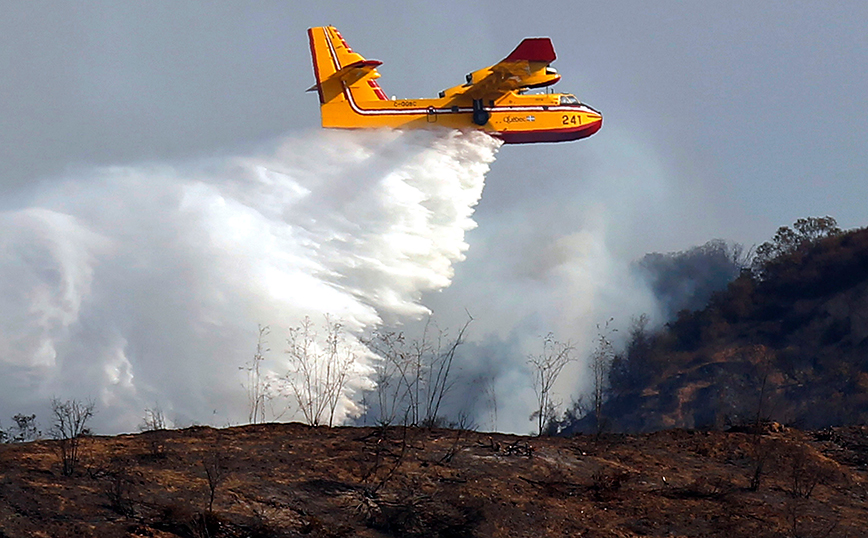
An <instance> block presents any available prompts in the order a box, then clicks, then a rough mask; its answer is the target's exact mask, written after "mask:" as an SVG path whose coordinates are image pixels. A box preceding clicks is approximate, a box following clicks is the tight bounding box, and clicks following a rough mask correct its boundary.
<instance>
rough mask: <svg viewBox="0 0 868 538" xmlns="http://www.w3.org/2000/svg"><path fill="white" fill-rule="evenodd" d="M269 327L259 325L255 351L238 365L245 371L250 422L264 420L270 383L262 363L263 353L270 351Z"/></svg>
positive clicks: (254, 422)
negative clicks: (245, 362) (247, 360)
mask: <svg viewBox="0 0 868 538" xmlns="http://www.w3.org/2000/svg"><path fill="white" fill-rule="evenodd" d="M269 332H270V329H269V328H268V326H264V327H263V326H262V325H260V326H259V336H258V337H257V339H256V352H255V353H254V354H253V358H252V359H251V360H250V362H249V363H247V364H245V365H244V366H241V367H239V369H240V370H244V371H246V372H247V385H245V388H246V389H247V405H248V415H247V420H248V421H249V422H250V424H262V423H263V422H265V403H266V400H268V398H269V394H270V392H271V383H270V382H269V381H268V379H267V378H266V377H264V376H263V375H262V363H263V362H264V361H265V354H266V353H268V352H269V351H271V349H269V348H268V344H267V342H266V337H267V336H268V334H269Z"/></svg>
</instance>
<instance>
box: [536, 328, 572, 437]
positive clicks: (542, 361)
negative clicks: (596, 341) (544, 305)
mask: <svg viewBox="0 0 868 538" xmlns="http://www.w3.org/2000/svg"><path fill="white" fill-rule="evenodd" d="M574 350H575V348H574V347H573V345H572V344H571V343H569V342H559V341H558V340H556V339H555V336H554V333H549V334H547V335H546V336H545V338H543V351H542V353H540V354H539V355H531V356H530V358H529V359H528V361H527V362H528V364H530V365H531V367H532V369H533V390H534V392H535V393H536V398H537V408H536V411H534V413H533V414H532V415H531V416H530V419H531V420H534V419H536V421H537V432H538V435H543V434H544V432H545V428H546V425H547V424H548V423H549V422H551V421H552V420H553V419H555V418H556V416H557V409H556V406H555V404H554V401H553V399H552V389H553V388H554V385H555V382H556V381H557V380H558V376H560V375H561V371H563V369H564V368H565V367H566V365H567V364H569V363H571V362H572V361H574V360H575V358H574V357H573V355H572V353H573V351H574Z"/></svg>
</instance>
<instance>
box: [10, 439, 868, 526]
mask: <svg viewBox="0 0 868 538" xmlns="http://www.w3.org/2000/svg"><path fill="white" fill-rule="evenodd" d="M55 443H56V442H55V441H37V442H32V443H23V444H9V445H2V446H0V536H3V537H18V536H51V537H66V536H99V537H115V536H117V537H121V536H153V537H200V536H213V537H218V536H223V537H241V536H250V537H272V536H273V537H277V536H330V537H335V536H372V537H373V536H459V537H460V536H625V537H626V536H724V535H725V536H728V537H731V538H737V537H741V536H744V537H748V536H750V537H751V538H756V537H759V536H828V537H843V536H858V535H861V530H864V529H865V528H868V508H866V506H868V505H866V501H868V428H842V429H827V430H823V431H819V432H813V433H809V432H800V431H796V430H790V429H786V428H782V427H780V428H779V427H774V428H765V429H764V430H763V431H755V432H718V431H705V432H699V431H688V430H671V431H664V432H658V433H653V434H645V435H637V436H623V435H603V436H600V437H594V436H581V435H580V436H576V437H575V438H572V439H566V438H530V437H519V436H509V435H501V434H486V433H478V432H467V431H457V430H438V429H435V430H427V429H416V428H400V427H394V428H333V429H328V428H310V427H307V426H303V425H300V424H266V425H251V426H242V427H235V428H228V429H223V430H217V429H213V428H208V427H195V428H189V429H186V430H170V431H153V432H146V433H141V434H137V435H120V436H115V437H87V438H85V439H84V445H83V453H82V454H83V459H82V465H81V466H80V468H79V470H78V471H77V472H76V473H75V474H74V475H73V476H69V477H67V476H63V475H62V474H61V466H60V462H59V458H58V456H57V455H56V452H55V448H56V446H55ZM758 469H759V475H758ZM209 475H210V477H211V478H210V479H209ZM757 476H758V478H759V480H758V483H756V482H755V481H756V480H757ZM752 486H756V487H755V488H754V487H752ZM212 487H213V505H211V493H212ZM209 505H211V508H210V509H209Z"/></svg>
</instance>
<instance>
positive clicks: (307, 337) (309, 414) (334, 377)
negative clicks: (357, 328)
mask: <svg viewBox="0 0 868 538" xmlns="http://www.w3.org/2000/svg"><path fill="white" fill-rule="evenodd" d="M324 329H325V338H324V346H322V345H321V343H320V342H319V341H318V335H317V332H316V330H315V328H314V325H313V322H312V321H311V320H310V318H308V317H305V318H304V321H302V323H301V325H299V326H298V327H296V328H293V329H290V330H289V339H288V340H287V343H288V344H289V347H288V348H287V350H286V353H287V355H288V356H289V362H290V364H291V365H292V368H293V370H292V371H291V372H289V373H288V374H287V375H286V376H285V377H284V381H285V383H286V385H287V386H288V388H289V392H290V393H291V394H292V395H293V396H294V397H295V401H296V403H297V404H298V408H299V410H300V411H301V413H302V415H303V416H304V420H305V422H307V424H309V425H311V426H319V425H321V424H322V423H323V422H324V420H326V419H327V424H328V425H329V427H331V426H333V425H334V419H335V411H336V409H337V406H338V404H339V403H340V400H341V398H342V397H343V395H344V390H345V388H346V385H347V382H348V381H349V378H350V375H351V374H352V372H353V368H354V366H355V361H356V357H355V354H354V353H353V351H352V350H351V349H350V347H349V345H348V343H347V342H346V339H345V337H344V328H343V325H342V324H341V323H340V322H338V321H333V320H332V319H331V318H329V317H328V316H326V320H325V325H324Z"/></svg>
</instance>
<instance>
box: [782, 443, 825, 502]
mask: <svg viewBox="0 0 868 538" xmlns="http://www.w3.org/2000/svg"><path fill="white" fill-rule="evenodd" d="M783 467H784V471H785V474H786V478H787V488H786V490H787V493H788V494H789V495H790V497H793V498H802V499H808V498H810V497H811V494H813V492H814V489H815V488H816V487H817V486H818V485H820V484H827V483H829V482H831V481H833V480H834V479H835V475H836V470H835V469H834V468H833V466H832V465H830V464H826V463H825V462H823V461H821V460H820V459H819V456H818V455H816V454H813V453H812V452H811V450H810V449H809V448H808V447H806V446H802V445H792V446H790V447H788V448H787V449H786V450H785V452H784V454H783Z"/></svg>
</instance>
